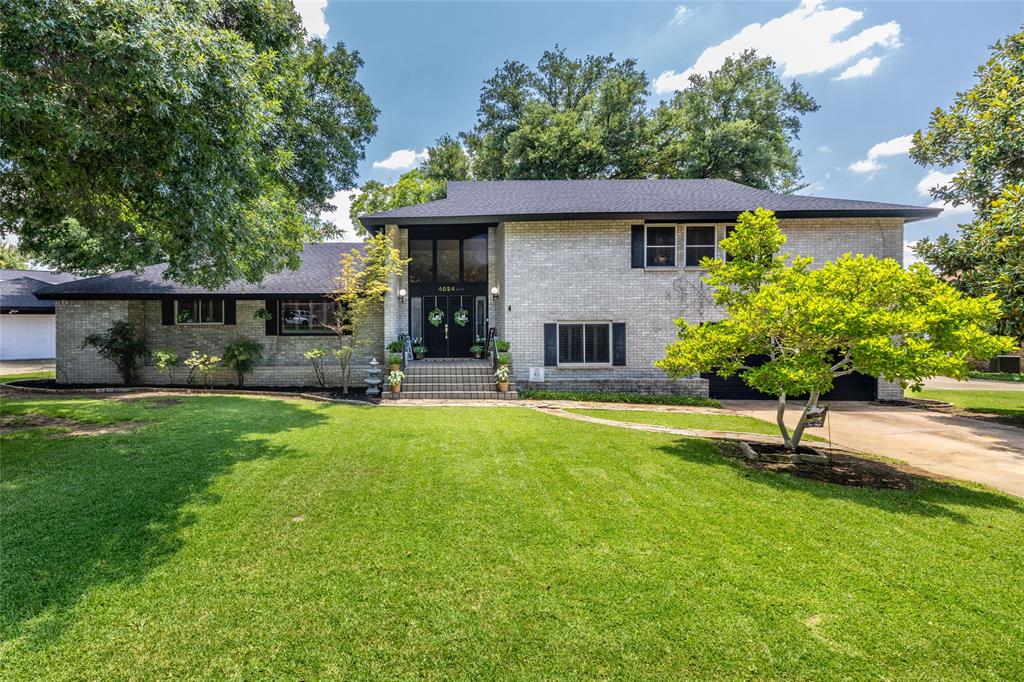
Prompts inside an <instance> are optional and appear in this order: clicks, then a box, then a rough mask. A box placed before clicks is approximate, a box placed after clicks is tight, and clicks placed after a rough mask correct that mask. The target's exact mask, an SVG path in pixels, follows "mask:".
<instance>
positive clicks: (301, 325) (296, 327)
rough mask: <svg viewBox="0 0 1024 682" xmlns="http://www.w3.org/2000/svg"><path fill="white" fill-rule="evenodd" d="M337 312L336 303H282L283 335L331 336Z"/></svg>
mask: <svg viewBox="0 0 1024 682" xmlns="http://www.w3.org/2000/svg"><path fill="white" fill-rule="evenodd" d="M335 310H337V304H336V303H335V302H334V301H281V333H282V334H330V333H332V332H331V330H330V329H329V328H328V327H327V326H326V324H328V323H330V324H333V323H334V321H335V320H334V311H335Z"/></svg>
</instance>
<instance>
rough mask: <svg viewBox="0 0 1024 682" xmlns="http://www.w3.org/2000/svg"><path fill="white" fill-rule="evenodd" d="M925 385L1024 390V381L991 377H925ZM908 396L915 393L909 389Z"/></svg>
mask: <svg viewBox="0 0 1024 682" xmlns="http://www.w3.org/2000/svg"><path fill="white" fill-rule="evenodd" d="M924 387H925V388H933V389H935V390H937V391H1024V381H991V380H989V379H968V380H967V381H957V380H956V379H950V378H949V377H932V378H931V379H925V382H924ZM907 397H908V398H913V397H914V394H913V393H911V392H910V391H907ZM1022 400H1024V398H1022Z"/></svg>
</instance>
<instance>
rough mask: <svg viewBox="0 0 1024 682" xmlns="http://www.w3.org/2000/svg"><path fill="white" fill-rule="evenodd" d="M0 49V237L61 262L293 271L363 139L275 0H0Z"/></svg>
mask: <svg viewBox="0 0 1024 682" xmlns="http://www.w3.org/2000/svg"><path fill="white" fill-rule="evenodd" d="M0 42H2V53H0V231H2V232H3V234H5V235H6V234H9V233H13V234H17V235H18V237H19V241H20V245H21V248H22V250H23V251H24V252H25V253H26V254H27V255H28V256H29V257H32V258H38V259H39V260H43V261H45V262H47V263H50V264H51V265H52V266H53V267H56V268H60V269H63V270H72V271H78V272H97V271H107V270H112V269H122V268H138V267H141V266H144V265H148V264H151V263H154V262H159V261H161V260H166V261H168V262H169V268H168V270H167V276H168V277H170V278H173V279H175V280H178V281H182V282H187V283H190V284H200V285H205V286H211V287H214V286H218V285H221V284H223V283H224V282H225V281H227V280H230V279H235V278H238V279H243V280H246V281H250V282H256V281H259V280H260V279H261V278H262V277H263V276H264V275H265V274H267V273H269V272H273V271H276V270H279V269H281V268H282V267H284V266H296V265H297V262H298V254H299V252H300V250H301V248H302V245H303V243H304V242H306V241H311V240H317V239H321V238H323V237H325V236H328V235H330V234H333V233H334V232H335V228H333V226H330V225H328V224H327V223H326V222H324V221H321V220H320V219H319V218H318V216H319V215H320V213H322V212H324V211H326V210H329V209H330V208H331V206H330V199H331V197H332V196H333V195H334V193H335V192H336V191H337V190H339V189H341V188H346V187H352V186H353V185H354V184H355V179H356V164H357V163H358V162H359V160H361V159H362V158H363V151H364V148H365V145H366V143H367V142H368V140H369V139H370V137H371V136H372V135H373V134H374V133H375V132H376V124H375V120H376V114H377V112H376V109H375V108H374V107H373V105H372V103H371V101H370V98H369V97H368V96H367V94H366V92H365V91H364V90H363V88H362V86H361V85H360V84H359V82H358V81H357V80H356V72H357V70H358V69H359V67H360V66H361V65H362V60H361V59H360V57H359V55H358V53H356V52H351V51H348V50H346V49H345V47H344V45H342V44H341V43H339V44H337V45H336V46H335V47H334V48H329V47H328V46H326V45H325V44H324V43H323V42H322V41H320V40H318V39H313V38H310V37H309V36H307V35H306V33H305V31H304V30H303V29H302V27H301V24H300V21H299V18H298V16H297V15H296V13H295V11H294V8H293V6H292V3H291V2H290V1H289V0H102V1H100V2H90V3H82V2H76V1H75V0H52V1H50V2H38V3H37V2H6V1H5V2H3V12H2V20H0Z"/></svg>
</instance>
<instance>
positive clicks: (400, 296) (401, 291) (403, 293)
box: [398, 289, 407, 303]
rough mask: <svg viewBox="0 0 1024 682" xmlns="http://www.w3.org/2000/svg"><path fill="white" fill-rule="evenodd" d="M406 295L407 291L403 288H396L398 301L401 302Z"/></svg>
mask: <svg viewBox="0 0 1024 682" xmlns="http://www.w3.org/2000/svg"><path fill="white" fill-rule="evenodd" d="M406 295H407V292H406V291H405V289H399V290H398V302H399V303H401V302H402V301H404V300H405V297H406Z"/></svg>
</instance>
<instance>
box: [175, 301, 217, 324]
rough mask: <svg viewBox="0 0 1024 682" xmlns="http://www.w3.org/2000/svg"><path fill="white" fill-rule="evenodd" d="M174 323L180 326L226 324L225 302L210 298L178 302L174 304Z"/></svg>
mask: <svg viewBox="0 0 1024 682" xmlns="http://www.w3.org/2000/svg"><path fill="white" fill-rule="evenodd" d="M174 321H175V322H177V323H178V324H224V301H217V300H214V299H210V298H195V299H181V300H177V301H175V302H174Z"/></svg>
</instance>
